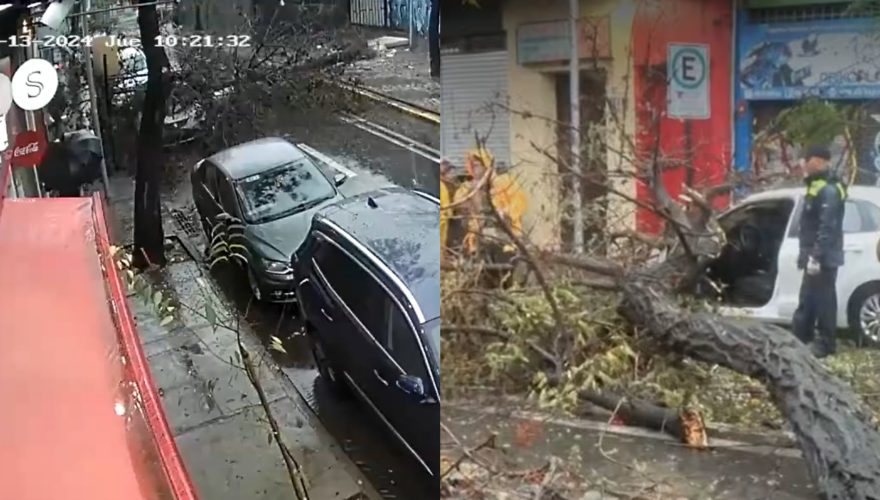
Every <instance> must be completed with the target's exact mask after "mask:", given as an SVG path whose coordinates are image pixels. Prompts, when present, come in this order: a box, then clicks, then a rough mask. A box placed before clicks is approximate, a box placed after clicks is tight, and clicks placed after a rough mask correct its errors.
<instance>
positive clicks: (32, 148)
mask: <svg viewBox="0 0 880 500" xmlns="http://www.w3.org/2000/svg"><path fill="white" fill-rule="evenodd" d="M39 150H40V143H39V142H37V141H34V142H32V143H30V144H28V145H27V146H18V147H16V148H15V150H14V151H13V152H12V156H13V157H14V158H21V157H22V156H25V155H29V154H31V153H36V152H37V151H39Z"/></svg>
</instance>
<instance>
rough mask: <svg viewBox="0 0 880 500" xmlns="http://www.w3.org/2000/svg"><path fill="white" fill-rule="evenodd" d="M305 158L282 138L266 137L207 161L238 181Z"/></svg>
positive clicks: (221, 153) (245, 143)
mask: <svg viewBox="0 0 880 500" xmlns="http://www.w3.org/2000/svg"><path fill="white" fill-rule="evenodd" d="M305 157H306V155H305V153H303V152H302V150H300V149H299V148H298V147H296V145H294V144H291V143H290V142H288V141H286V140H284V139H282V138H280V137H266V138H263V139H257V140H254V141H249V142H244V143H242V144H239V145H237V146H233V147H231V148H229V149H224V150H223V151H220V152H219V153H215V154H213V155H211V156H209V157H208V158H207V160H208V161H209V162H211V163H213V164H214V165H217V168H219V169H220V170H222V171H223V173H224V174H226V175H227V176H229V178H231V179H233V180H238V179H243V178H245V177H250V176H251V175H254V174H259V173H261V172H265V171H266V170H268V169H270V168H273V167H277V166H280V165H283V164H285V163H290V162H293V161H296V160H298V159H300V158H305Z"/></svg>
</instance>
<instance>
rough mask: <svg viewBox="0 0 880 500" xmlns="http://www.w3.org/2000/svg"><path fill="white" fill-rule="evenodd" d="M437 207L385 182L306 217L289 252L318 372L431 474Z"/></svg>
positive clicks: (434, 465)
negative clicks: (302, 233) (304, 229)
mask: <svg viewBox="0 0 880 500" xmlns="http://www.w3.org/2000/svg"><path fill="white" fill-rule="evenodd" d="M439 224H440V203H439V200H437V199H436V198H433V197H431V196H429V195H427V194H424V193H420V192H416V191H409V190H406V189H403V188H387V189H381V190H378V191H371V192H369V193H364V194H361V195H358V196H354V197H351V198H348V199H346V200H344V201H342V202H339V203H336V204H333V205H332V206H329V207H326V208H324V209H322V210H321V211H319V212H318V213H316V214H315V216H314V218H313V220H312V225H311V229H310V231H309V235H308V236H307V238H306V241H305V243H304V244H303V245H302V247H301V248H300V250H299V251H298V252H297V253H296V255H295V256H294V261H293V267H294V269H295V275H296V277H297V287H296V294H297V298H298V302H299V305H300V310H301V313H302V316H303V319H304V322H305V325H306V332H307V334H308V336H309V339H310V341H311V345H312V351H313V353H314V356H315V362H316V364H317V366H318V369H319V371H320V373H321V376H322V377H323V378H324V379H325V380H326V381H327V382H328V383H330V384H331V385H333V386H335V387H336V388H339V389H344V390H346V391H347V390H349V389H350V391H351V392H353V393H355V394H356V395H357V396H358V397H359V398H360V399H362V400H363V401H364V402H365V403H366V405H367V406H368V407H369V408H370V409H372V410H373V411H374V412H375V413H376V415H377V416H378V417H379V419H380V420H381V421H382V422H383V423H384V424H385V425H387V426H388V428H389V430H390V431H391V433H392V434H393V435H394V436H395V437H396V438H397V440H398V441H399V442H400V444H402V446H403V447H404V448H405V449H406V450H407V451H408V452H409V453H411V454H412V456H413V457H414V458H415V459H416V460H418V462H419V463H420V464H421V465H422V466H423V467H424V468H425V470H426V471H427V472H428V473H429V474H430V475H432V476H433V477H434V478H437V477H439V471H438V469H439V464H440V236H439V235H440V225H439Z"/></svg>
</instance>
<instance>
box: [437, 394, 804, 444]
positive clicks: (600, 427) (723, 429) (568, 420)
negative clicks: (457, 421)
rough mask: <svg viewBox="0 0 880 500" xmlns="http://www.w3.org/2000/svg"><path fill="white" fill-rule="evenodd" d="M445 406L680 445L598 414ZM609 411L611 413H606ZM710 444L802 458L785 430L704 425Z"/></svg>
mask: <svg viewBox="0 0 880 500" xmlns="http://www.w3.org/2000/svg"><path fill="white" fill-rule="evenodd" d="M444 407H446V408H449V409H453V410H459V411H463V412H468V413H475V414H480V415H485V416H499V417H505V418H508V419H518V420H528V421H540V422H543V423H550V424H553V425H558V426H562V427H567V428H572V429H580V430H588V431H595V432H602V433H607V434H612V435H616V436H626V437H635V438H645V439H653V440H657V441H664V442H668V443H670V444H676V445H679V444H680V443H679V441H678V440H676V439H675V438H673V437H671V436H669V435H668V434H665V433H662V432H657V431H652V430H649V429H645V428H642V427H634V426H627V425H611V424H608V422H607V420H600V419H598V418H584V417H582V418H577V417H574V418H572V417H563V416H555V415H551V414H548V413H542V412H539V411H533V410H510V409H505V408H502V407H499V406H497V405H479V406H477V405H472V404H458V403H451V402H449V401H445V402H444ZM609 415H610V413H609ZM707 430H708V431H709V445H710V448H713V449H729V450H736V451H742V452H748V453H760V454H767V453H771V454H774V455H779V456H784V457H790V458H801V457H802V455H801V452H800V449H799V448H797V446H796V443H795V442H794V439H793V436H791V435H789V434H788V433H783V432H779V431H773V432H772V433H768V434H759V433H755V432H744V431H739V430H735V429H733V428H731V427H730V426H718V425H711V424H710V425H707Z"/></svg>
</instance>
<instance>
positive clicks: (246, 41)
mask: <svg viewBox="0 0 880 500" xmlns="http://www.w3.org/2000/svg"><path fill="white" fill-rule="evenodd" d="M156 45H157V46H159V47H192V48H200V47H205V48H211V47H217V48H224V47H233V48H235V47H250V46H251V37H250V36H249V35H224V36H215V35H159V36H157V37H156Z"/></svg>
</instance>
